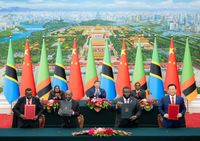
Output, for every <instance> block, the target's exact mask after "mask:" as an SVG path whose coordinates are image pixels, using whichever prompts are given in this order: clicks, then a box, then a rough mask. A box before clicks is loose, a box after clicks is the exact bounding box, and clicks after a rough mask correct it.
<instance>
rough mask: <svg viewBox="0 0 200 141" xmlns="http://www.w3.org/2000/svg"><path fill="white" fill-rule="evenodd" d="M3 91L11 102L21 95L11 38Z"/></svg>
mask: <svg viewBox="0 0 200 141" xmlns="http://www.w3.org/2000/svg"><path fill="white" fill-rule="evenodd" d="M3 92H4V95H5V97H6V99H7V101H8V102H9V103H10V104H11V103H12V102H14V101H15V100H17V98H18V97H19V96H20V93H19V85H18V79H17V72H16V67H15V61H14V56H13V49H12V43H11V39H10V43H9V49H8V58H7V64H6V72H5V78H4V86H3Z"/></svg>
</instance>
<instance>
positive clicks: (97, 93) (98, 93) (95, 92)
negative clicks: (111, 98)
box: [86, 81, 106, 98]
mask: <svg viewBox="0 0 200 141" xmlns="http://www.w3.org/2000/svg"><path fill="white" fill-rule="evenodd" d="M86 94H87V96H88V97H89V98H106V91H105V90H104V89H102V88H100V82H99V81H95V82H94V86H93V87H92V88H90V89H89V90H88V92H86Z"/></svg>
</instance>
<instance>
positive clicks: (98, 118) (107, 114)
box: [44, 101, 158, 128]
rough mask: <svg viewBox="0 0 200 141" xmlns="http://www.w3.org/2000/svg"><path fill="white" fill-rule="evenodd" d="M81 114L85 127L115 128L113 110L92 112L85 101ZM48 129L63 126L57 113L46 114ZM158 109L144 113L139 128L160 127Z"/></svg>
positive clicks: (81, 102)
mask: <svg viewBox="0 0 200 141" xmlns="http://www.w3.org/2000/svg"><path fill="white" fill-rule="evenodd" d="M79 105H80V112H81V114H82V115H83V116H84V120H85V121H84V127H114V123H115V111H114V110H111V109H104V110H101V111H100V112H95V111H94V110H90V109H89V108H88V107H87V105H86V104H85V101H79ZM44 114H45V118H46V123H45V127H46V128H59V127H60V126H61V119H60V117H59V116H58V114H57V110H56V111H55V112H51V113H48V112H44ZM157 115H158V107H157V106H154V108H153V109H152V110H151V111H145V110H143V111H142V115H141V117H140V118H139V120H138V126H139V127H158V122H157Z"/></svg>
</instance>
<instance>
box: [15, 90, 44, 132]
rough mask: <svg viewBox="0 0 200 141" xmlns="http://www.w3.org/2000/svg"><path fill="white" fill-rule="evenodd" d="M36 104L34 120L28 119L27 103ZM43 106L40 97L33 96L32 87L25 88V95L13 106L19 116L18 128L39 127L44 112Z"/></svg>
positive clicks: (17, 116)
mask: <svg viewBox="0 0 200 141" xmlns="http://www.w3.org/2000/svg"><path fill="white" fill-rule="evenodd" d="M27 104H28V105H29V104H35V106H36V110H35V111H36V112H35V117H34V119H33V120H26V117H25V115H24V107H25V105H27ZM42 111H43V108H42V105H41V103H40V99H39V98H37V97H34V96H32V89H31V88H27V89H26V90H25V96H23V97H21V98H19V99H18V101H17V103H16V104H15V106H14V107H13V112H14V115H15V116H16V118H17V127H18V128H38V127H39V117H40V115H41V114H42Z"/></svg>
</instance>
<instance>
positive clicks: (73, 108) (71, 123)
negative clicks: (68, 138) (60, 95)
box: [58, 90, 80, 128]
mask: <svg viewBox="0 0 200 141" xmlns="http://www.w3.org/2000/svg"><path fill="white" fill-rule="evenodd" d="M58 115H60V116H61V118H62V127H64V128H78V127H79V123H78V118H77V117H78V116H79V115H80V110H79V103H78V102H77V101H75V100H73V99H72V91H71V90H67V91H66V94H65V100H61V101H60V109H59V110H58Z"/></svg>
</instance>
